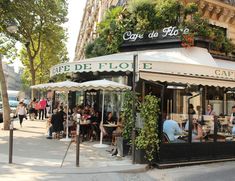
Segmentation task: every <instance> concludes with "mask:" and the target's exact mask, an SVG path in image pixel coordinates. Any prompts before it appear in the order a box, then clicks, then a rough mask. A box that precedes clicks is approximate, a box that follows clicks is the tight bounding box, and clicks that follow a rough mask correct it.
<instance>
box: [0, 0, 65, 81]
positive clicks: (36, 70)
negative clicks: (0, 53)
mask: <svg viewBox="0 0 235 181" xmlns="http://www.w3.org/2000/svg"><path fill="white" fill-rule="evenodd" d="M0 14H1V19H0V30H1V34H2V35H3V36H5V37H7V38H9V39H10V41H12V42H14V41H19V42H20V43H21V44H22V45H25V46H23V47H22V50H21V53H20V58H21V61H22V63H23V65H24V66H25V72H24V75H25V77H26V79H25V80H27V81H30V82H31V85H34V84H35V83H39V82H41V83H42V82H47V81H48V79H49V69H50V67H51V66H52V65H55V64H58V63H60V62H64V61H67V60H68V58H67V50H66V48H65V47H66V46H65V41H66V39H67V37H66V34H65V30H64V28H63V27H62V24H63V23H65V22H66V21H67V19H66V15H67V1H66V0H49V1H47V0H14V1H12V2H11V1H10V0H1V1H0ZM10 21H14V22H15V23H17V26H18V32H17V33H14V34H12V33H9V32H8V31H7V29H6V28H7V26H8V23H9V22H10ZM28 83H29V82H28Z"/></svg>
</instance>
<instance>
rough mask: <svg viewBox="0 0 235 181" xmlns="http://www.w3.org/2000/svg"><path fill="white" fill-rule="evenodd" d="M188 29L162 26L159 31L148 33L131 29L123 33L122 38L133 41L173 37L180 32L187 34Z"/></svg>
mask: <svg viewBox="0 0 235 181" xmlns="http://www.w3.org/2000/svg"><path fill="white" fill-rule="evenodd" d="M188 33H189V29H188V28H187V27H186V28H182V29H178V28H177V27H176V26H169V27H166V28H163V29H162V30H160V31H151V32H149V33H133V32H131V31H127V32H125V33H124V34H123V36H122V38H123V40H124V41H128V42H135V41H141V40H148V39H149V40H153V39H164V38H173V37H177V36H179V35H180V34H188Z"/></svg>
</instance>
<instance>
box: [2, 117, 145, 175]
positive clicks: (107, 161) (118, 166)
mask: <svg viewBox="0 0 235 181" xmlns="http://www.w3.org/2000/svg"><path fill="white" fill-rule="evenodd" d="M0 127H2V124H0ZM14 127H15V128H16V129H17V130H14V141H13V165H8V164H7V163H8V146H9V145H8V139H9V131H3V130H0V174H1V172H3V171H4V169H9V168H15V169H18V168H25V169H28V171H32V172H35V171H36V172H37V171H43V172H46V173H50V172H53V173H100V172H141V171H145V170H146V165H138V164H136V165H133V164H132V163H131V160H130V157H122V158H118V157H116V156H111V154H110V153H108V152H107V151H106V150H109V149H110V148H95V147H93V144H95V143H98V142H83V143H81V145H80V166H79V167H76V144H75V143H72V144H71V145H70V144H69V142H62V141H59V140H57V139H52V140H50V139H46V136H45V133H46V121H39V120H37V121H29V120H26V121H24V122H23V127H22V128H20V126H19V122H18V121H15V122H14ZM69 145H70V146H69ZM68 147H69V148H68ZM67 149H68V152H67V154H66V151H67ZM63 160H64V161H63Z"/></svg>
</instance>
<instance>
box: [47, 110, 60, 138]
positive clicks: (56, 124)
mask: <svg viewBox="0 0 235 181" xmlns="http://www.w3.org/2000/svg"><path fill="white" fill-rule="evenodd" d="M50 123H51V126H50V128H49V137H47V138H51V137H52V133H53V132H60V131H63V125H62V124H61V120H60V116H59V114H58V112H57V110H56V109H54V110H53V114H52V116H51V118H50Z"/></svg>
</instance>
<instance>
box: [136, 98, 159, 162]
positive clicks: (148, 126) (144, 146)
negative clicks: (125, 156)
mask: <svg viewBox="0 0 235 181" xmlns="http://www.w3.org/2000/svg"><path fill="white" fill-rule="evenodd" d="M158 103H159V100H158V98H156V97H155V96H153V95H147V96H145V98H144V102H143V103H142V104H141V105H140V115H141V117H142V119H143V120H144V126H143V128H142V129H140V132H139V135H138V136H137V138H136V148H137V150H136V155H135V156H136V159H135V160H136V162H138V160H139V161H140V163H141V162H143V161H145V160H144V159H143V155H145V158H146V160H147V161H148V162H149V164H150V163H151V161H152V160H153V159H154V157H155V155H156V154H157V153H158V151H159V143H160V139H159V135H158V120H159V112H160V109H159V104H158ZM143 151H144V152H143ZM143 153H144V154H143ZM138 156H139V157H140V158H137V157H138Z"/></svg>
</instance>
